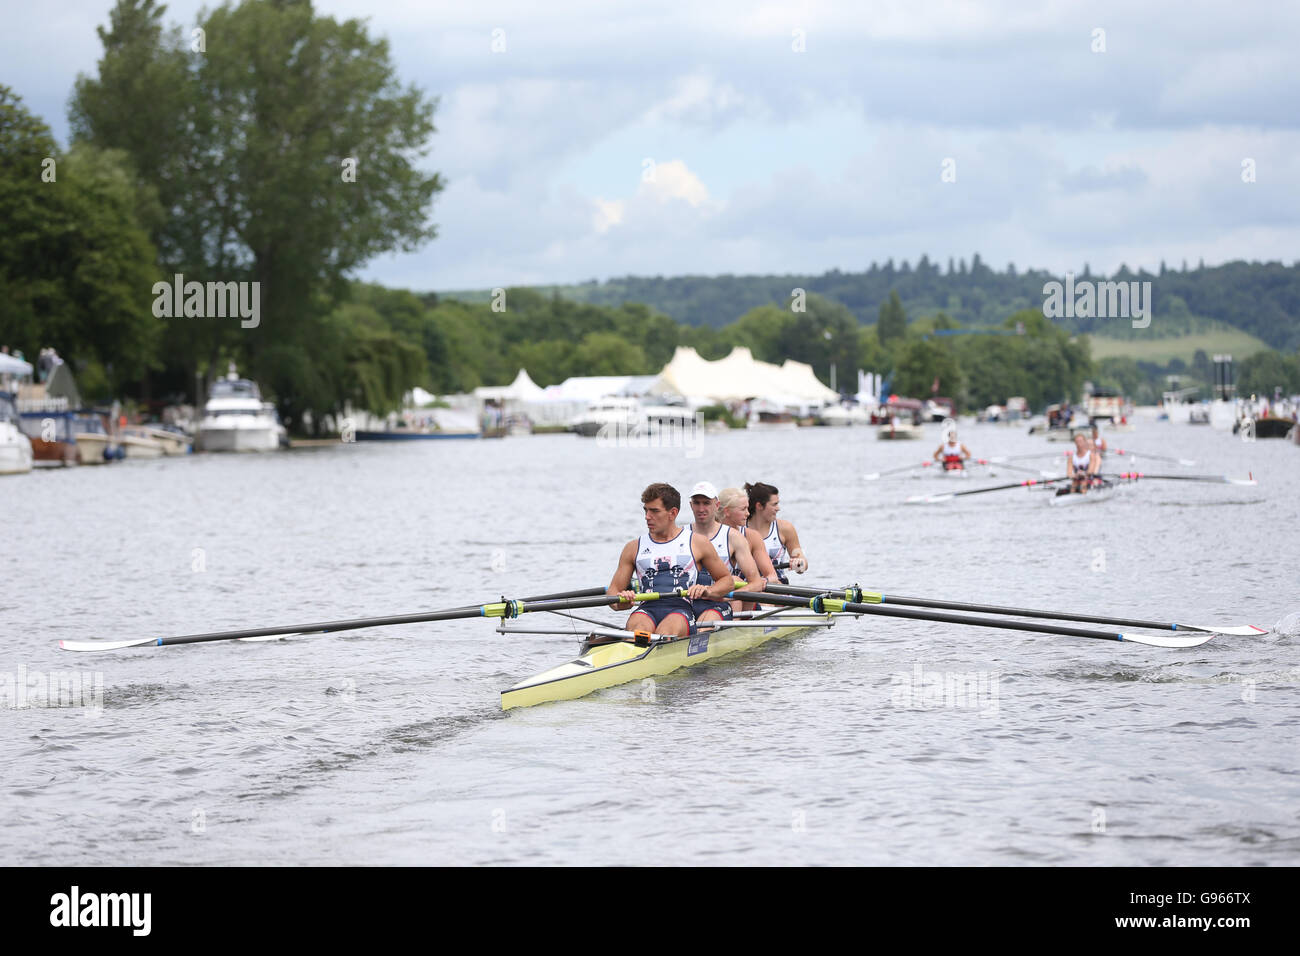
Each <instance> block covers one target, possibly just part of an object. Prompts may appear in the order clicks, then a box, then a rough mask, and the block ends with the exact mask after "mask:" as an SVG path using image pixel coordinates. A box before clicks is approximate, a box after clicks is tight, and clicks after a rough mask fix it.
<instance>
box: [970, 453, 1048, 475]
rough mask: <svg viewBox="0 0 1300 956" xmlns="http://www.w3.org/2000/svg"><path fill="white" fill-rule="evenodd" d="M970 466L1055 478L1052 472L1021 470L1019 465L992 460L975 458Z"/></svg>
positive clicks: (1031, 469)
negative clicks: (982, 466) (984, 466)
mask: <svg viewBox="0 0 1300 956" xmlns="http://www.w3.org/2000/svg"><path fill="white" fill-rule="evenodd" d="M972 464H976V465H987V466H988V467H989V469H990V470H992V469H993V468H1001V469H1003V470H1005V471H1021V472H1024V473H1025V474H1026V475H1038V476H1039V477H1040V478H1054V477H1056V476H1055V475H1054V474H1053V473H1052V472H1050V471H1043V469H1041V468H1021V467H1020V466H1019V465H1008V464H1006V463H1005V462H1002V463H999V462H995V461H994V460H993V459H992V458H977V459H975V461H974V462H972Z"/></svg>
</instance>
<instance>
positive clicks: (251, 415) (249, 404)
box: [158, 362, 287, 454]
mask: <svg viewBox="0 0 1300 956" xmlns="http://www.w3.org/2000/svg"><path fill="white" fill-rule="evenodd" d="M285 442H287V435H286V434H285V429H284V426H283V425H281V424H280V420H279V418H278V417H277V416H276V414H275V406H274V405H272V404H271V403H270V402H264V401H262V392H261V390H260V389H259V388H258V387H257V383H255V382H252V381H250V380H249V379H246V378H240V377H239V375H238V374H237V373H236V371H235V365H234V363H233V362H232V363H231V364H230V371H229V373H228V374H227V375H226V377H225V378H222V379H218V380H217V381H215V382H213V383H212V389H211V391H209V393H208V403H207V404H206V405H205V406H204V407H203V418H202V420H201V421H200V422H199V448H200V450H202V451H213V452H231V451H240V452H243V451H247V452H262V451H276V450H278V449H279V448H280V446H281V444H283V443H285ZM158 453H159V454H161V453H162V452H161V449H159V452H158Z"/></svg>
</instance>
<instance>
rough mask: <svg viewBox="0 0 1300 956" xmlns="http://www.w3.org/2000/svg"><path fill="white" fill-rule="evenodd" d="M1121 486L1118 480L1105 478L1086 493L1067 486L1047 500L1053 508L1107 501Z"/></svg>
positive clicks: (1057, 490) (1059, 489)
mask: <svg viewBox="0 0 1300 956" xmlns="http://www.w3.org/2000/svg"><path fill="white" fill-rule="evenodd" d="M1119 484H1120V483H1119V479H1117V478H1103V479H1101V480H1100V481H1099V482H1097V483H1096V484H1095V485H1093V486H1092V487H1091V488H1089V489H1088V490H1087V491H1084V492H1079V491H1074V490H1073V489H1072V488H1070V487H1069V486H1068V485H1066V486H1065V487H1063V488H1057V489H1056V493H1055V494H1053V495H1052V496H1051V497H1049V498H1048V499H1047V503H1048V504H1050V505H1052V506H1053V507H1061V506H1062V505H1081V504H1086V503H1089V502H1091V503H1096V502H1099V501H1106V500H1107V499H1109V498H1113V497H1114V496H1115V491H1116V490H1117V489H1118V488H1119Z"/></svg>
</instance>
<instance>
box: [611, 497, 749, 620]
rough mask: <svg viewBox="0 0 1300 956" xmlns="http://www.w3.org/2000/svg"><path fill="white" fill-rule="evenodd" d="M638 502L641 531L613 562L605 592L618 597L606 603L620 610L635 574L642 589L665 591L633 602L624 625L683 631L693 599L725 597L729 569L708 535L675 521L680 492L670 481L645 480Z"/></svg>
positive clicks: (628, 599)
mask: <svg viewBox="0 0 1300 956" xmlns="http://www.w3.org/2000/svg"><path fill="white" fill-rule="evenodd" d="M641 504H642V506H643V508H644V511H645V524H646V531H645V533H644V534H642V535H641V536H640V537H637V538H634V539H633V540H631V541H629V542H628V543H627V544H625V545H624V546H623V553H622V554H620V555H619V558H618V568H617V569H616V570H615V571H614V577H613V579H612V580H611V581H610V582H609V587H608V588H606V590H605V593H606V594H609V595H610V596H615V595H617V597H618V599H619V600H618V603H617V604H614V605H611V607H615V608H617V609H618V610H625V609H627V608H628V607H630V606H631V605H632V602H633V600H634V598H635V595H636V593H637V591H634V590H632V583H633V579H634V578H635V579H636V584H637V590H639V591H640V592H641V593H648V592H651V591H654V592H657V593H660V594H664V595H665V596H664V597H661V598H659V599H657V600H654V601H646V602H644V603H643V604H639V605H637V607H636V608H635V609H634V610H633V611H632V613H631V614H630V615H629V616H628V619H627V624H626V627H627V629H628V630H629V631H650V632H651V633H654V634H665V635H669V636H671V637H685V636H687V635H688V634H689V633H690V631H691V626H692V625H693V624H694V623H695V609H694V605H693V604H692V602H693V601H697V600H709V601H719V600H722V599H723V598H725V597H726V596H727V594H728V593H730V592H731V590H732V583H733V582H732V577H731V570H730V569H729V568H728V567H727V565H726V564H724V563H723V562H722V559H721V558H719V557H718V552H717V550H715V549H714V547H713V545H711V544H709V541H708V539H707V538H705V537H704V536H703V535H701V534H696V533H695V532H694V531H692V530H691V528H689V527H684V528H679V527H678V526H677V514H678V512H679V511H681V507H682V496H681V495H680V494H679V493H678V491H677V489H676V488H674V487H673V486H672V485H669V484H665V483H664V482H656V483H655V484H652V485H650V486H649V487H647V488H646V490H645V491H643V492H641ZM701 569H703V570H704V571H706V572H708V574H709V577H710V581H711V583H709V584H707V585H704V584H701V583H700V582H699V573H700V570H701ZM678 591H685V592H686V595H685V596H684V597H683V596H681V595H679V594H678V593H677V592H678Z"/></svg>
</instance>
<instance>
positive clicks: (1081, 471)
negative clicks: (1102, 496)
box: [1065, 432, 1101, 495]
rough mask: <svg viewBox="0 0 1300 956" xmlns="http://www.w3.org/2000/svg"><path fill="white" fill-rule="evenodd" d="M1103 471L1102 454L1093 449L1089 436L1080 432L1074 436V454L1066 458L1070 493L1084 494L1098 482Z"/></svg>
mask: <svg viewBox="0 0 1300 956" xmlns="http://www.w3.org/2000/svg"><path fill="white" fill-rule="evenodd" d="M1099 471H1101V453H1100V452H1098V451H1097V449H1096V448H1094V447H1093V445H1092V442H1090V441H1089V440H1088V436H1087V435H1085V434H1083V432H1079V434H1077V435H1075V436H1074V454H1067V455H1066V456H1065V472H1066V474H1067V475H1068V476H1069V478H1070V491H1072V492H1074V493H1075V494H1079V495H1081V494H1083V493H1084V492H1086V491H1087V490H1088V487H1089V486H1090V485H1092V484H1093V483H1094V482H1095V481H1096V475H1097V473H1098V472H1099Z"/></svg>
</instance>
